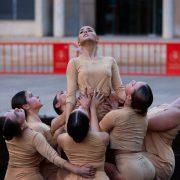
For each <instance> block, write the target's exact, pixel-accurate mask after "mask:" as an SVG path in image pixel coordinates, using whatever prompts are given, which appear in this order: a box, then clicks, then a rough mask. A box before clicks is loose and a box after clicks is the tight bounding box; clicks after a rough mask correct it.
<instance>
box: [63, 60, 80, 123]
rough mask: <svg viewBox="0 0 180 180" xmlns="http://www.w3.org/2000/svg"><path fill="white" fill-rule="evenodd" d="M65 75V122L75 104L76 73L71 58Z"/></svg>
mask: <svg viewBox="0 0 180 180" xmlns="http://www.w3.org/2000/svg"><path fill="white" fill-rule="evenodd" d="M66 77H67V97H66V122H67V120H68V118H69V115H70V113H71V112H72V110H73V108H74V106H75V103H76V90H77V89H78V85H77V77H78V74H77V70H76V67H75V62H74V60H73V59H72V60H70V61H69V63H68V66H67V71H66Z"/></svg>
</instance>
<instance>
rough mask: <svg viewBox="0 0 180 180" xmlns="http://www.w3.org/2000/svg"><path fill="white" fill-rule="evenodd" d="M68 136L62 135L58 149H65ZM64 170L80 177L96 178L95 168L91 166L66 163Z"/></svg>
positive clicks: (59, 137) (58, 139)
mask: <svg viewBox="0 0 180 180" xmlns="http://www.w3.org/2000/svg"><path fill="white" fill-rule="evenodd" d="M65 136H66V134H61V135H59V136H58V138H57V142H58V147H59V148H60V149H61V148H62V149H63V142H64V141H66V138H65ZM64 168H66V169H68V170H69V171H71V172H73V173H74V174H77V175H79V176H83V177H85V178H94V176H95V168H93V166H91V165H88V164H87V165H83V166H76V165H73V164H71V163H65V164H64Z"/></svg>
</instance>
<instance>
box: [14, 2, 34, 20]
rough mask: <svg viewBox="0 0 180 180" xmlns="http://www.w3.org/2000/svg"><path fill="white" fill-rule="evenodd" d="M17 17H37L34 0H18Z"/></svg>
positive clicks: (30, 18) (26, 18)
mask: <svg viewBox="0 0 180 180" xmlns="http://www.w3.org/2000/svg"><path fill="white" fill-rule="evenodd" d="M17 19H20V20H21V19H22V20H33V19H35V2H34V0H17Z"/></svg>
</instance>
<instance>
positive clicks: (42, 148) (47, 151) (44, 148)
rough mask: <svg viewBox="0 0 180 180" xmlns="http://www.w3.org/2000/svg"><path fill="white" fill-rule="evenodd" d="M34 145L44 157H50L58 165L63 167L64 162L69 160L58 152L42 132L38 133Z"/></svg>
mask: <svg viewBox="0 0 180 180" xmlns="http://www.w3.org/2000/svg"><path fill="white" fill-rule="evenodd" d="M33 145H34V147H35V149H36V150H37V151H38V152H39V153H40V154H41V155H42V156H43V157H45V158H46V159H48V160H49V161H50V162H52V163H53V164H55V165H56V166H58V167H61V168H63V165H64V163H65V162H67V161H66V160H64V159H62V158H61V157H60V156H59V155H58V154H57V152H56V151H55V150H54V149H53V148H52V147H51V146H50V144H49V143H48V142H47V141H46V139H45V138H44V136H43V135H42V134H40V133H36V135H35V136H34V138H33Z"/></svg>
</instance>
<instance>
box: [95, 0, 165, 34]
mask: <svg viewBox="0 0 180 180" xmlns="http://www.w3.org/2000/svg"><path fill="white" fill-rule="evenodd" d="M161 27H162V0H106V1H104V0H97V1H96V29H97V33H98V34H121V35H146V34H161V33H162V30H161V29H162V28H161Z"/></svg>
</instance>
